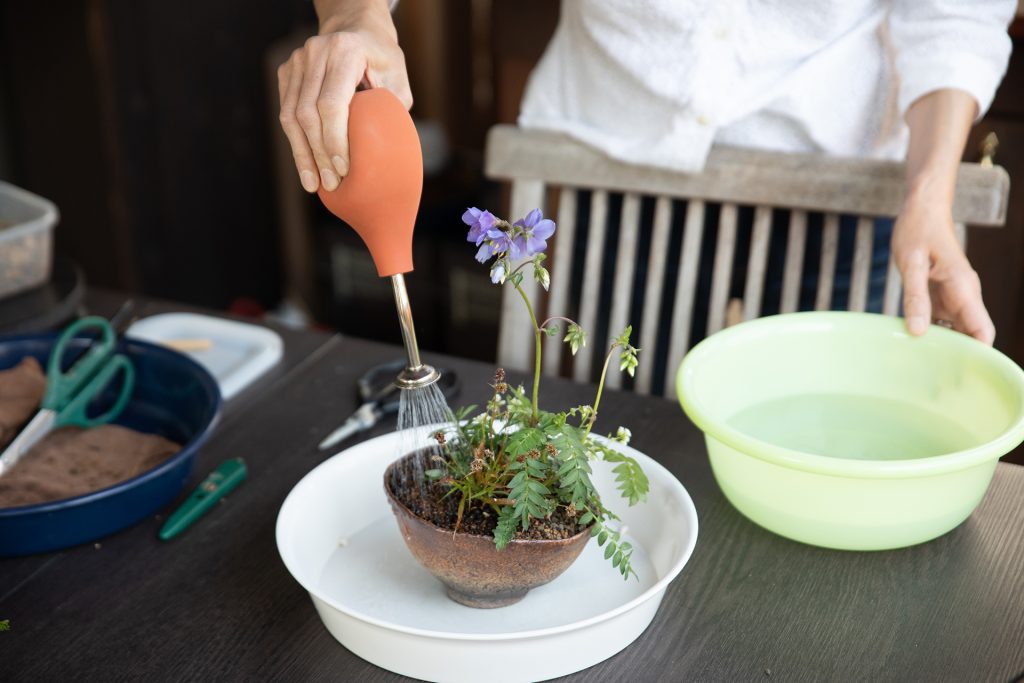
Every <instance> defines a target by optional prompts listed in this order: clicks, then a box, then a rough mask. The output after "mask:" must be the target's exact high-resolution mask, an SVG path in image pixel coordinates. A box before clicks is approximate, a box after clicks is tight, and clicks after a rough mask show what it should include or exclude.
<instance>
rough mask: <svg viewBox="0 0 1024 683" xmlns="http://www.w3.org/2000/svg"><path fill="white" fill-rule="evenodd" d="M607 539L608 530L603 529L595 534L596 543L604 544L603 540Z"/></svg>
mask: <svg viewBox="0 0 1024 683" xmlns="http://www.w3.org/2000/svg"><path fill="white" fill-rule="evenodd" d="M607 540H608V532H607V531H605V530H604V529H602V530H601V532H600V533H599V534H598V535H597V544H598V545H604V542H605V541H607Z"/></svg>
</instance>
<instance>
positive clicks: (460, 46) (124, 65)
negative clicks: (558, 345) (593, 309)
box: [0, 0, 1024, 362]
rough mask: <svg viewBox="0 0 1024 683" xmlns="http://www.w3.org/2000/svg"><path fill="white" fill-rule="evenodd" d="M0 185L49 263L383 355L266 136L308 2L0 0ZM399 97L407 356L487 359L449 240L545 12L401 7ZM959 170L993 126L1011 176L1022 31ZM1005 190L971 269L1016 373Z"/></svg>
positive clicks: (482, 186) (327, 232)
mask: <svg viewBox="0 0 1024 683" xmlns="http://www.w3.org/2000/svg"><path fill="white" fill-rule="evenodd" d="M0 8H2V9H0V177H4V178H6V179H9V180H11V181H12V182H14V183H15V184H18V185H21V186H23V187H25V188H27V189H29V190H31V191H33V192H36V193H38V194H40V195H42V196H44V197H47V198H49V199H51V200H53V201H54V202H56V203H57V205H58V206H59V207H60V210H61V213H62V217H61V222H60V224H59V226H58V228H57V231H56V235H57V247H56V248H57V251H58V252H59V253H61V254H64V255H67V256H70V257H71V258H72V259H73V260H74V261H75V262H77V263H78V264H79V265H80V266H81V268H82V269H83V270H84V272H85V275H86V278H87V280H88V282H89V283H90V284H92V285H99V286H105V287H112V288H117V289H120V290H127V291H137V292H141V293H144V294H147V295H151V296H156V297H163V298H167V299H171V300H175V301H181V302H186V303H191V304H198V305H203V306H208V307H212V308H215V309H227V308H229V307H233V308H234V310H236V311H246V312H257V311H259V310H270V309H274V308H275V307H277V306H278V305H279V304H280V303H281V301H282V300H283V299H284V298H286V297H287V298H288V299H289V300H290V301H291V302H293V303H295V304H296V305H297V306H298V307H299V308H300V309H302V310H303V311H305V312H306V313H307V314H308V315H309V316H310V318H311V319H312V320H313V321H314V323H315V324H317V325H320V326H323V327H326V328H333V329H337V330H340V331H342V332H345V333H349V334H353V335H357V336H362V337H369V338H375V339H382V340H387V341H398V326H397V325H396V324H395V319H394V314H393V310H392V308H391V306H392V304H391V299H390V297H391V294H390V289H389V287H388V284H387V283H386V282H383V281H381V280H380V279H379V278H377V277H376V275H375V273H374V271H373V266H372V263H371V261H370V258H369V256H368V255H367V253H366V251H365V248H364V247H363V246H362V244H361V243H360V242H359V240H358V238H357V237H356V236H355V235H354V233H352V232H351V231H349V230H347V229H346V228H343V227H341V226H340V225H339V223H338V221H337V220H335V219H334V218H333V217H331V216H330V215H328V214H327V213H326V212H325V211H324V210H323V209H322V207H321V206H320V205H319V202H318V201H317V200H316V199H315V198H314V197H310V196H307V195H305V194H304V193H303V192H302V191H301V188H300V187H299V184H298V180H297V178H296V175H295V170H294V167H293V166H292V163H291V158H290V154H289V152H288V149H287V146H286V144H285V142H284V138H283V135H282V134H281V132H280V130H279V127H278V124H277V91H276V74H275V69H276V66H277V64H279V63H280V62H281V61H283V60H284V59H285V58H286V57H287V56H288V54H289V52H290V51H291V50H292V49H293V48H294V47H296V46H298V45H301V43H302V41H303V40H304V39H305V37H307V36H308V35H310V34H311V33H313V32H314V31H315V28H314V27H315V15H314V13H313V8H312V3H310V2H308V0H265V1H264V2H259V3H253V2H243V1H242V0H218V1H217V2H197V1H196V0H188V1H185V2H175V3H168V2H156V1H155V0H138V1H134V2H129V1H128V0H66V1H64V2H61V3H59V4H57V5H54V4H51V3H30V2H4V3H3V4H2V5H0ZM396 19H397V23H398V26H399V33H400V40H401V44H402V46H403V49H404V50H405V53H406V56H407V62H408V67H409V72H410V78H411V81H412V87H413V93H414V95H415V98H416V105H415V107H414V109H413V114H414V116H415V117H416V118H417V119H418V120H419V121H420V122H429V123H430V124H432V125H433V126H434V127H435V128H437V129H439V130H441V131H443V132H444V133H445V137H446V139H447V149H448V154H447V156H446V159H447V160H446V162H445V163H444V165H443V167H442V168H441V169H439V170H438V171H437V172H435V173H432V174H430V175H428V177H427V179H426V184H425V192H424V201H423V208H422V212H421V215H420V218H419V222H418V224H417V239H416V253H415V260H416V271H415V272H414V273H413V274H412V275H410V276H409V288H410V294H411V296H412V300H413V308H414V311H415V313H416V320H417V328H418V332H419V337H420V341H421V345H422V346H423V347H424V348H426V349H431V350H437V351H445V352H449V353H455V354H460V355H465V356H470V357H475V358H480V359H485V360H490V359H493V357H494V352H495V344H496V334H495V332H496V329H497V324H498V313H499V294H500V292H499V290H498V288H495V287H490V286H487V285H486V282H485V281H484V280H483V277H484V276H485V273H484V272H483V271H482V269H481V267H479V266H478V265H477V264H476V263H475V262H474V261H473V260H472V249H471V248H469V247H468V245H467V244H466V243H465V242H464V241H463V238H464V227H463V226H462V224H461V223H460V221H459V216H460V215H461V213H462V211H463V210H464V208H465V207H466V206H467V205H471V204H472V205H480V206H484V207H489V208H492V210H501V209H502V208H503V206H502V204H503V195H502V191H501V188H499V187H496V186H493V185H490V184H487V183H485V182H484V181H483V180H482V176H481V167H482V158H483V141H484V136H485V134H486V131H487V129H488V127H489V126H491V125H492V124H494V123H496V122H499V121H503V122H510V121H514V119H515V115H516V112H517V110H518V104H519V98H520V95H521V92H522V88H523V85H524V83H525V80H526V77H527V74H528V73H529V71H530V69H531V68H532V66H533V64H534V63H535V62H536V60H537V58H538V57H539V55H540V53H541V51H542V50H543V47H544V45H545V44H546V42H547V39H548V37H549V36H550V34H551V31H552V30H553V29H554V26H555V23H556V20H557V3H555V2H550V1H549V0H528V1H523V0H519V1H514V0H408V1H407V2H402V3H400V5H399V8H398V10H397V14H396ZM1011 33H1012V35H1014V41H1015V47H1016V48H1017V50H1016V51H1015V53H1014V56H1013V61H1012V63H1011V66H1010V72H1009V74H1008V75H1007V77H1006V80H1005V82H1004V84H1003V86H1002V88H1001V89H1000V91H999V94H998V96H997V98H996V102H995V104H994V105H993V107H992V110H991V112H990V113H989V115H988V116H987V117H986V118H985V120H984V121H982V122H981V123H980V124H979V125H978V126H977V127H976V129H975V131H974V133H973V134H972V139H971V142H970V143H969V145H968V149H967V153H966V155H965V157H966V158H967V159H968V160H977V159H978V158H979V155H980V151H979V149H980V141H981V139H982V138H983V137H984V136H985V135H986V134H987V133H989V132H992V131H995V132H996V133H997V134H998V136H999V140H1000V145H999V148H998V150H997V152H996V155H995V161H996V163H999V164H1001V165H1003V166H1005V167H1006V168H1007V169H1008V171H1009V172H1010V175H1011V178H1013V179H1019V178H1024V54H1022V51H1021V49H1020V47H1021V45H1020V43H1021V40H1022V37H1024V26H1022V25H1021V24H1020V22H1018V24H1016V25H1015V26H1014V27H1013V29H1012V30H1011ZM1022 198H1024V193H1022V192H1021V191H1020V190H1019V189H1018V187H1017V183H1015V184H1014V187H1013V189H1012V190H1011V203H1010V211H1009V215H1008V224H1007V227H1006V228H1003V229H998V230H993V229H977V230H973V231H972V232H971V235H970V247H969V249H970V255H971V257H972V262H973V263H974V265H975V267H976V268H977V269H978V270H979V272H980V273H981V276H982V281H983V286H984V290H985V295H986V301H987V303H988V305H989V308H990V310H991V312H992V315H993V318H994V319H995V321H996V325H997V328H998V330H999V338H998V339H997V342H996V344H997V346H998V347H999V348H1000V349H1002V350H1004V351H1005V352H1007V353H1009V354H1010V355H1011V356H1013V357H1014V358H1015V359H1016V360H1017V361H1018V362H1021V361H1022V360H1024V335H1022V334H1021V332H1024V330H1018V321H1019V320H1021V318H1022V315H1021V313H1022V311H1021V306H1022V304H1024V298H1022V297H1021V285H1022V282H1021V275H1022V273H1024V245H1022V226H1024V201H1022Z"/></svg>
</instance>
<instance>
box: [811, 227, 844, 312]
mask: <svg viewBox="0 0 1024 683" xmlns="http://www.w3.org/2000/svg"><path fill="white" fill-rule="evenodd" d="M838 252H839V214H837V213H827V214H825V223H824V225H823V226H822V230H821V265H820V266H819V268H818V293H817V296H816V297H815V299H814V310H816V311H827V310H829V309H830V308H832V278H834V277H835V275H836V254H838Z"/></svg>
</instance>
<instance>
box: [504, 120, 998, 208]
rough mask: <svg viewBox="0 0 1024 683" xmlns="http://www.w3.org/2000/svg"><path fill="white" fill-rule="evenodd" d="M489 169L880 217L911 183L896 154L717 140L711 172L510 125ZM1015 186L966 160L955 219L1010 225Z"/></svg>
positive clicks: (653, 191) (633, 189) (516, 175)
mask: <svg viewBox="0 0 1024 683" xmlns="http://www.w3.org/2000/svg"><path fill="white" fill-rule="evenodd" d="M485 173H486V174H487V177H489V178H502V179H506V180H510V179H517V178H535V177H540V178H543V179H544V180H546V181H547V182H549V183H552V184H563V183H565V184H571V185H577V186H581V187H603V188H614V189H615V190H616V191H619V192H639V193H641V194H654V195H658V194H667V195H670V196H674V197H696V198H699V199H703V200H705V201H708V202H731V203H734V204H750V205H754V206H757V205H761V204H767V205H771V206H779V207H799V208H802V209H806V210H810V211H822V212H830V213H839V214H844V213H854V214H856V213H865V214H871V215H875V216H887V215H889V216H894V215H896V214H897V213H899V211H900V207H901V206H902V205H903V202H904V199H905V197H906V189H907V186H906V167H905V165H904V164H903V163H901V162H896V161H881V160H878V159H849V158H839V157H827V156H823V155H821V154H813V153H806V154H787V153H783V152H776V151H770V150H753V149H737V148H730V147H722V146H720V145H715V146H714V147H712V148H711V151H710V153H709V154H708V158H707V162H706V164H705V165H704V170H703V171H701V172H700V173H685V172H679V171H669V170H665V169H656V168H650V167H644V166H638V165H636V164H632V163H629V162H625V161H616V160H614V159H609V158H608V156H607V155H605V154H603V153H602V152H600V151H599V150H597V149H594V148H593V147H591V146H589V145H586V144H584V143H581V142H578V141H577V140H574V139H573V138H571V137H569V136H568V135H564V134H561V133H553V132H548V131H539V130H521V129H519V128H516V127H515V126H507V125H499V126H495V127H493V128H491V130H490V132H489V133H488V136H487V159H486V168H485ZM1009 191H1010V176H1009V174H1007V172H1006V170H1005V169H1003V168H1000V167H998V166H996V167H991V168H985V167H983V166H980V165H978V164H974V163H970V164H960V168H959V173H958V178H957V183H956V196H955V199H954V202H953V220H956V221H963V222H965V223H968V224H970V225H1002V224H1003V223H1004V221H1005V220H1006V206H1007V200H1008V197H1009Z"/></svg>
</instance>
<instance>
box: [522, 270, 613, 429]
mask: <svg viewBox="0 0 1024 683" xmlns="http://www.w3.org/2000/svg"><path fill="white" fill-rule="evenodd" d="M512 285H513V286H514V287H515V288H516V291H517V292H519V296H521V297H523V303H525V304H526V310H527V311H529V312H530V320H532V321H533V332H534V338H535V343H536V346H535V351H534V361H533V422H532V424H534V425H536V424H537V422H538V421H539V420H540V416H539V414H538V410H537V392H538V390H539V389H540V342H541V336H540V335H541V329H540V325H538V324H537V316H536V315H535V314H534V312H533V306H531V305H530V299H529V297H527V296H526V292H524V291H523V288H522V287H520V286H519V285H518V284H516V283H514V282H513V283H512ZM607 365H608V364H607V363H605V366H606V367H607ZM601 380H602V382H603V381H604V376H603V375H602V377H601ZM600 395H601V394H600V391H598V396H600Z"/></svg>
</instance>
